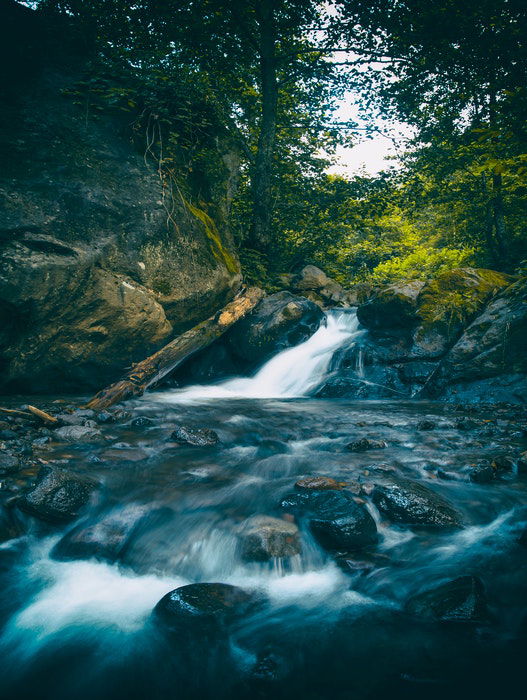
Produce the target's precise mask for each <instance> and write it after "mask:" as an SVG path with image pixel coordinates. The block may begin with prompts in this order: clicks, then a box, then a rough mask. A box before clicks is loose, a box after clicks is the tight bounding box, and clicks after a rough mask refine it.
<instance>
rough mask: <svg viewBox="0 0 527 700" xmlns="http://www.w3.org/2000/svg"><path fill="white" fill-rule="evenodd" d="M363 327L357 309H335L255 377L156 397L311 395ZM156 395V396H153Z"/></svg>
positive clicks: (172, 399) (171, 399) (176, 399)
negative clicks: (341, 349) (337, 353)
mask: <svg viewBox="0 0 527 700" xmlns="http://www.w3.org/2000/svg"><path fill="white" fill-rule="evenodd" d="M361 333H363V331H362V330H359V322H358V319H357V314H356V313H355V311H354V310H349V311H344V310H338V311H337V310H334V311H329V312H328V313H327V314H326V319H325V323H323V324H322V325H321V326H320V328H319V329H318V330H317V331H316V333H314V334H313V335H312V336H311V337H310V338H308V340H306V341H305V342H303V343H301V344H300V345H296V346H295V347H292V348H288V349H287V350H283V351H282V352H280V353H278V354H277V355H275V356H274V357H272V358H271V359H270V360H268V361H267V362H266V363H265V364H264V365H263V366H262V367H261V368H260V369H259V370H258V371H257V372H256V374H255V375H254V376H252V377H236V378H234V379H228V380H226V381H224V382H221V383H219V384H211V385H195V386H190V387H186V388H184V389H177V390H173V391H168V392H163V393H160V394H157V395H156V397H155V398H156V399H158V400H161V401H166V402H170V403H172V402H176V403H181V402H186V401H191V402H193V401H200V400H202V399H212V398H216V399H217V398H222V399H225V398H251V399H258V398H259V399H263V398H295V397H302V396H309V394H310V393H311V392H312V391H313V390H314V389H316V387H318V386H319V385H320V384H321V383H322V381H323V380H324V378H325V376H326V373H327V370H328V367H329V364H330V362H331V358H332V357H333V354H334V353H335V351H336V350H337V349H338V348H339V347H341V346H342V345H344V344H347V345H349V344H350V343H351V342H352V341H353V340H354V339H355V338H356V337H357V336H359V335H360V334H361ZM150 398H152V397H150Z"/></svg>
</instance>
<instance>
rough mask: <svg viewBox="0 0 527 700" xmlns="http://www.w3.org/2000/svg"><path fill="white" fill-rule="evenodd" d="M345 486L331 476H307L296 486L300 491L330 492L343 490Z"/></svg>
mask: <svg viewBox="0 0 527 700" xmlns="http://www.w3.org/2000/svg"><path fill="white" fill-rule="evenodd" d="M342 486H343V484H342V483H340V482H338V481H336V480H335V479H332V478H331V477H330V476H306V477H305V478H304V479H299V480H298V481H297V482H296V484H295V489H297V490H298V491H312V490H314V491H328V490H336V491H339V490H340V489H342Z"/></svg>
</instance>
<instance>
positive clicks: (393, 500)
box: [372, 479, 461, 528]
mask: <svg viewBox="0 0 527 700" xmlns="http://www.w3.org/2000/svg"><path fill="white" fill-rule="evenodd" d="M372 499H373V502H374V503H375V505H376V506H377V508H378V509H379V510H380V511H381V512H382V513H384V515H386V516H387V517H388V518H389V520H391V521H392V522H395V523H401V524H405V525H422V526H425V527H434V528H452V527H460V526H461V516H460V514H459V513H458V512H457V511H456V510H455V508H453V506H451V505H450V503H449V502H448V501H447V500H446V499H445V498H443V497H442V496H440V495H438V494H437V493H435V492H434V491H432V490H431V489H429V488H428V487H427V486H424V485H423V484H420V483H417V482H416V481H411V480H409V479H397V480H394V481H392V482H391V483H387V484H376V485H375V488H374V490H373V493H372Z"/></svg>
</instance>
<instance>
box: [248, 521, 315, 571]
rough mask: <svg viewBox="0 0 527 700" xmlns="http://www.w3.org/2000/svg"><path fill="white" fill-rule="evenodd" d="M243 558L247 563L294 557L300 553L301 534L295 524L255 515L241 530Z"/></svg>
mask: <svg viewBox="0 0 527 700" xmlns="http://www.w3.org/2000/svg"><path fill="white" fill-rule="evenodd" d="M239 539H240V549H241V556H242V558H243V559H245V561H268V560H269V559H271V558H272V557H292V556H294V555H295V554H299V553H300V549H301V547H300V534H299V532H298V527H297V526H296V525H295V524H294V523H290V522H287V521H286V520H281V519H280V518H272V517H270V516H267V515H255V516H254V517H252V518H248V520H246V521H245V522H244V523H242V525H241V526H240V530H239Z"/></svg>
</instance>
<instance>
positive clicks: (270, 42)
mask: <svg viewBox="0 0 527 700" xmlns="http://www.w3.org/2000/svg"><path fill="white" fill-rule="evenodd" d="M257 18H258V28H259V53H260V85H261V91H262V113H261V122H260V134H259V137H258V150H257V153H256V159H255V165H254V170H253V175H252V183H251V189H252V198H253V222H252V231H251V239H250V241H251V245H253V246H254V247H255V248H257V249H258V250H263V251H265V250H266V249H267V248H268V247H269V243H270V240H271V214H272V211H271V210H272V204H271V174H272V167H273V156H274V149H275V140H276V112H277V106H278V82H277V77H276V23H275V16H274V10H273V0H261V2H260V4H259V5H258V8H257Z"/></svg>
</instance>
